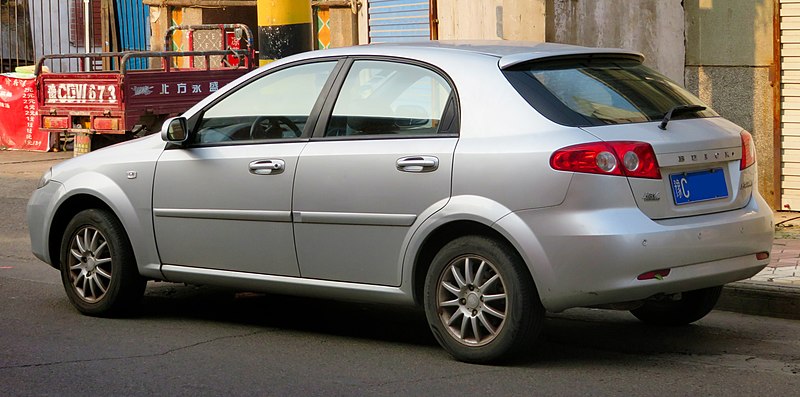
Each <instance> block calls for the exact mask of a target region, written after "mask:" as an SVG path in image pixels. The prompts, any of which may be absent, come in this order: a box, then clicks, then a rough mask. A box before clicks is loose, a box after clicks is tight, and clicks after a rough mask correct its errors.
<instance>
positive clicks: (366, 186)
mask: <svg viewBox="0 0 800 397" xmlns="http://www.w3.org/2000/svg"><path fill="white" fill-rule="evenodd" d="M342 77H343V82H341V83H339V84H340V85H341V90H340V92H339V93H338V97H337V96H336V95H335V94H332V95H331V97H330V98H329V100H328V102H327V103H326V108H328V109H331V110H328V111H326V112H325V115H326V116H327V115H329V117H325V119H322V120H321V123H320V124H319V125H318V129H317V131H316V132H315V137H314V139H312V141H311V142H309V143H308V145H307V146H306V148H305V149H304V151H303V153H302V155H301V157H300V161H299V163H298V166H297V176H296V178H295V193H294V197H293V199H292V200H293V203H294V205H293V216H294V222H295V236H296V244H297V258H298V261H299V264H300V272H301V274H302V276H303V277H306V278H315V279H325V280H337V281H350V282H359V283H368V284H378V285H393V286H396V285H399V284H400V279H401V271H402V269H401V266H400V263H401V261H402V257H403V251H402V248H403V246H404V241H405V240H406V239H407V238H408V237H409V233H410V231H411V226H412V224H414V223H415V222H416V221H417V220H419V219H422V218H424V217H426V216H429V215H430V214H431V213H433V212H435V211H437V210H439V209H441V208H442V207H443V206H444V204H445V203H446V202H447V200H448V198H449V197H450V185H451V174H452V173H451V171H452V163H453V152H454V150H455V146H456V142H457V140H458V118H457V114H458V109H457V103H456V100H455V92H454V90H453V88H452V84H451V83H450V82H449V81H448V80H447V79H446V77H445V76H444V75H443V74H441V73H440V72H438V71H436V70H434V69H432V68H430V67H428V66H426V65H421V64H412V63H404V62H399V61H387V60H367V59H362V60H355V61H354V62H353V63H352V66H351V67H350V69H349V71H348V73H347V74H346V78H344V76H342Z"/></svg>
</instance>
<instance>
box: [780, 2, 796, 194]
mask: <svg viewBox="0 0 800 397" xmlns="http://www.w3.org/2000/svg"><path fill="white" fill-rule="evenodd" d="M780 7H781V9H780V17H781V44H780V45H781V83H782V84H781V149H782V150H781V152H782V156H781V176H782V182H781V187H782V188H781V207H782V208H785V209H790V210H798V209H800V0H781V1H780Z"/></svg>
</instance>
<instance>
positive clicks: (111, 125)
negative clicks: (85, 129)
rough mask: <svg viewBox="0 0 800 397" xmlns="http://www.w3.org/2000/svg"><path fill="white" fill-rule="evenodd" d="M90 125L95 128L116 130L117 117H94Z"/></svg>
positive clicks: (117, 125) (117, 124) (117, 127)
mask: <svg viewBox="0 0 800 397" xmlns="http://www.w3.org/2000/svg"><path fill="white" fill-rule="evenodd" d="M92 126H93V127H94V129H96V130H118V129H119V119H118V118H113V117H95V119H94V123H92Z"/></svg>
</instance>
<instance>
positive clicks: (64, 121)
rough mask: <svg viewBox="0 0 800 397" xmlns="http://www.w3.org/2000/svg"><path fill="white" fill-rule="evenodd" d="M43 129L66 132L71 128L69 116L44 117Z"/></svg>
mask: <svg viewBox="0 0 800 397" xmlns="http://www.w3.org/2000/svg"><path fill="white" fill-rule="evenodd" d="M42 127H44V128H47V129H54V130H66V129H67V128H69V116H44V117H42Z"/></svg>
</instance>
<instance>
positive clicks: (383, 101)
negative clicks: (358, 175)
mask: <svg viewBox="0 0 800 397" xmlns="http://www.w3.org/2000/svg"><path fill="white" fill-rule="evenodd" d="M451 93H452V88H451V87H450V85H449V84H448V83H447V81H446V80H445V79H444V78H442V77H441V76H440V75H439V74H437V73H435V72H433V71H431V70H428V69H425V68H423V67H420V66H415V65H409V64H404V63H396V62H386V61H356V62H354V63H353V66H352V68H350V71H349V72H348V74H347V78H346V79H345V82H344V85H343V86H342V89H341V91H340V93H339V97H338V99H337V100H336V105H335V106H334V108H333V114H332V116H331V119H330V121H329V123H328V128H327V129H326V131H325V136H358V135H376V134H377V135H430V134H437V133H439V132H440V127H441V120H442V115H443V114H444V113H445V108H446V107H447V104H448V101H449V99H450V98H451Z"/></svg>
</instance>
